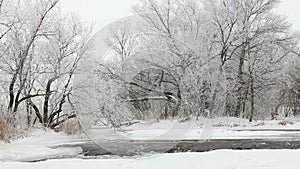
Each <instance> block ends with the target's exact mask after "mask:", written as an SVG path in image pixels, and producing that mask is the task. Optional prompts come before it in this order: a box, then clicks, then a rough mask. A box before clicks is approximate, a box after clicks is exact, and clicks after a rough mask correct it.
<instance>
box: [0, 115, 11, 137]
mask: <svg viewBox="0 0 300 169" xmlns="http://www.w3.org/2000/svg"><path fill="white" fill-rule="evenodd" d="M11 137H12V125H11V123H9V122H8V121H7V120H6V119H4V118H0V140H2V141H4V142H10V139H11Z"/></svg>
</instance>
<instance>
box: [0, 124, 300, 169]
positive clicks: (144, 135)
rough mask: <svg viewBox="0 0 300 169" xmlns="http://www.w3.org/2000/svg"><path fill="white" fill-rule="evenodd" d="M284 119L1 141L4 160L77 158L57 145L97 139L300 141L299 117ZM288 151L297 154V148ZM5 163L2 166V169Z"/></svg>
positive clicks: (41, 134)
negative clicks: (283, 122) (283, 123)
mask: <svg viewBox="0 0 300 169" xmlns="http://www.w3.org/2000/svg"><path fill="white" fill-rule="evenodd" d="M282 121H283V120H279V121H256V122H253V123H249V122H247V120H241V119H236V118H222V119H211V120H206V119H203V120H199V121H195V120H191V121H188V122H184V123H182V122H178V121H177V120H162V121H160V122H159V123H157V122H140V123H138V124H135V125H131V126H127V127H122V130H120V131H114V130H112V129H108V128H103V127H98V128H97V127H95V128H93V129H91V130H90V131H84V132H83V133H81V134H80V135H75V136H67V135H65V134H64V133H55V132H53V131H49V130H48V131H45V130H42V129H32V130H31V131H30V132H29V134H28V136H27V137H24V138H20V139H18V140H14V141H12V142H11V143H10V144H7V143H1V142H0V161H38V160H40V159H53V158H65V157H69V158H70V157H76V156H77V155H78V154H80V153H82V150H81V149H80V148H76V147H74V148H57V149H56V148H53V147H56V146H59V145H62V144H63V145H67V144H78V143H82V142H89V141H97V140H117V139H121V140H128V139H133V140H165V139H168V140H182V139H184V140H189V139H197V140H199V139H200V140H201V139H202V140H206V139H254V138H257V139H261V138H264V139H293V140H297V139H298V140H300V121H299V120H297V119H286V120H284V121H287V122H288V124H287V125H280V124H279V123H281V122H282ZM298 129H299V130H298ZM234 152H235V151H234ZM288 152H294V153H295V151H288ZM296 152H297V153H298V154H297V155H300V150H299V152H298V151H296ZM219 153H220V154H224V153H222V152H220V151H218V152H216V154H217V155H218V154H219ZM228 153H229V152H228ZM235 153H236V152H235ZM241 153H242V152H241ZM229 154H230V153H229ZM242 154H243V153H242ZM208 155H209V153H208V154H205V155H203V156H205V157H206V156H208ZM193 156H196V157H198V156H202V155H199V154H196V155H195V154H192V157H193ZM162 157H163V158H170V157H172V156H171V155H170V156H169V155H164V156H162ZM162 157H160V158H162ZM196 157H195V158H196ZM288 157H290V155H288ZM74 161H75V163H76V161H77V162H78V163H81V162H82V161H80V160H74ZM129 161H130V160H129ZM137 161H140V160H137ZM146 161H147V160H146ZM198 161H199V160H198ZM65 162H66V163H68V162H69V161H68V160H66V161H65ZM98 162H99V163H107V161H97V162H96V163H98ZM134 162H136V161H134ZM246 162H247V161H246ZM50 163H53V165H55V164H56V163H58V162H56V161H55V160H54V161H51V162H50ZM82 163H85V162H82ZM4 164H6V163H1V165H4ZM13 164H14V163H10V165H13ZM1 165H0V169H2V168H1ZM37 165H38V164H37Z"/></svg>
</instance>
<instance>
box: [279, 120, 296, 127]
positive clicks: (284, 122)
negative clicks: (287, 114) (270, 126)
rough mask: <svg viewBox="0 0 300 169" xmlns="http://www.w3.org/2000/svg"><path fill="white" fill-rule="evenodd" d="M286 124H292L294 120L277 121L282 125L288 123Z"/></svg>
mask: <svg viewBox="0 0 300 169" xmlns="http://www.w3.org/2000/svg"><path fill="white" fill-rule="evenodd" d="M288 124H290V125H293V124H294V122H292V121H289V120H283V121H280V122H279V125H282V126H286V125H288Z"/></svg>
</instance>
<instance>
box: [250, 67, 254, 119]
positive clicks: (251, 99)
mask: <svg viewBox="0 0 300 169" xmlns="http://www.w3.org/2000/svg"><path fill="white" fill-rule="evenodd" d="M250 102H251V110H250V117H249V122H252V121H253V116H254V79H253V72H252V71H250Z"/></svg>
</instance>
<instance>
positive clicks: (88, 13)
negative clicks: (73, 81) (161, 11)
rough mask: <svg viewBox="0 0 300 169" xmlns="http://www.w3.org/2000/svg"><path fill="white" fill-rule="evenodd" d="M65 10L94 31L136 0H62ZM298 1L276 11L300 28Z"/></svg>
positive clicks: (124, 12) (292, 0) (286, 0)
mask: <svg viewBox="0 0 300 169" xmlns="http://www.w3.org/2000/svg"><path fill="white" fill-rule="evenodd" d="M62 1H63V8H64V10H66V11H69V12H74V13H77V14H78V15H79V16H80V17H81V18H82V19H83V20H84V21H86V22H88V23H95V31H97V30H100V29H101V28H102V27H104V26H106V25H108V24H109V23H112V22H113V21H115V20H118V19H120V18H123V17H126V16H129V15H130V14H131V12H130V7H131V6H132V5H133V4H135V3H136V2H137V0H62ZM299 7H300V1H299V0H282V2H281V4H280V5H279V7H278V11H279V12H280V13H281V14H283V15H286V16H287V17H288V20H289V21H290V22H291V23H292V24H293V25H294V28H295V29H297V30H300V9H299Z"/></svg>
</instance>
